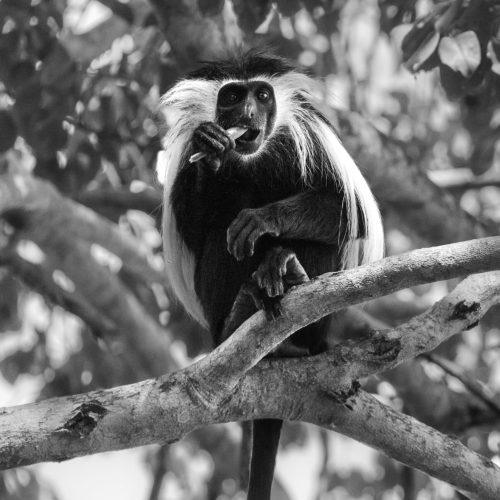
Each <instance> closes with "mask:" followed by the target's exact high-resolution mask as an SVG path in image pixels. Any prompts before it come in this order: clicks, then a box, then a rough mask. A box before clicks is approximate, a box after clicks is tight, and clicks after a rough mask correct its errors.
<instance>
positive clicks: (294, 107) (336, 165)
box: [158, 72, 384, 326]
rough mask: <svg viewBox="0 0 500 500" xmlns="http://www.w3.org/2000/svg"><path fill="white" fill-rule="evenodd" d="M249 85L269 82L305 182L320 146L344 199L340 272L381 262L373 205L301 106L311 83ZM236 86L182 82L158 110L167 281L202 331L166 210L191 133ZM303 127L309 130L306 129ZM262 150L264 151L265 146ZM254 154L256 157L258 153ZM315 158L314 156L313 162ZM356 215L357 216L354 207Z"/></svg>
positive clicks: (184, 255) (293, 78) (188, 256)
mask: <svg viewBox="0 0 500 500" xmlns="http://www.w3.org/2000/svg"><path fill="white" fill-rule="evenodd" d="M252 80H258V81H266V82H269V83H270V84H271V85H272V87H273V89H274V93H275V98H276V109H277V112H276V122H275V126H274V132H273V134H274V133H276V131H278V130H280V129H281V130H283V129H287V130H288V131H289V132H290V134H291V136H292V139H293V141H294V143H295V146H296V149H297V153H298V157H299V158H298V160H299V165H300V168H301V174H302V177H303V179H304V181H306V182H307V181H308V180H309V179H311V178H312V176H313V175H314V173H315V172H314V171H313V170H314V169H315V168H319V167H318V166H317V165H316V162H315V161H314V158H315V152H316V151H315V150H316V149H317V148H318V141H319V142H320V143H321V146H322V148H323V149H324V152H325V156H326V157H325V162H326V165H322V166H321V169H322V171H323V172H324V171H326V172H327V173H328V174H329V175H331V177H332V178H333V179H335V181H336V182H337V183H338V185H339V186H340V188H341V190H342V191H343V192H344V193H345V198H344V209H345V210H346V220H347V229H346V232H345V240H344V241H342V242H340V243H341V248H342V255H341V269H348V268H351V267H356V266H358V265H363V264H366V263H369V262H373V261H375V260H378V259H380V258H382V256H383V253H384V234H383V228H382V220H381V217H380V212H379V209H378V206H377V203H376V201H375V199H374V197H373V195H372V193H371V191H370V188H369V187H368V184H367V183H366V181H365V179H364V178H363V176H362V175H361V172H360V171H359V169H358V167H357V165H356V164H355V162H354V160H353V159H352V158H351V156H350V155H349V153H348V152H347V151H346V149H345V148H344V146H343V145H342V143H341V142H340V140H339V138H338V137H337V135H336V134H335V132H334V131H333V129H332V128H331V127H329V126H328V125H327V124H326V123H325V122H324V121H323V120H322V119H321V118H320V117H319V116H318V115H317V114H316V113H314V112H313V110H312V109H308V108H307V107H305V106H301V104H303V103H304V102H307V103H310V104H312V103H313V102H314V98H313V96H312V89H313V88H314V85H315V83H314V81H313V80H312V79H311V78H309V77H308V76H306V75H304V74H302V73H299V72H289V73H286V74H285V75H281V76H271V77H270V76H268V75H263V76H256V77H254V78H252ZM231 81H236V80H204V79H186V80H182V81H180V82H179V83H178V84H176V85H175V86H174V87H173V88H172V89H170V90H169V91H168V92H167V93H166V94H165V95H164V96H163V98H162V101H161V105H162V109H163V111H164V112H165V116H166V120H167V124H168V125H169V126H170V129H169V131H168V133H167V135H166V137H165V139H164V143H163V146H164V148H165V153H164V154H163V155H161V156H159V160H158V161H159V162H164V163H165V165H162V166H163V167H166V168H165V170H166V176H165V184H164V189H165V202H164V208H163V239H164V251H165V258H166V270H167V278H168V279H169V282H170V286H171V288H172V291H173V293H174V294H175V296H176V297H177V298H178V299H179V300H180V302H181V303H182V304H183V305H184V307H185V308H186V310H187V311H188V313H189V314H191V315H192V316H193V317H194V318H195V319H196V320H197V321H198V322H200V323H201V324H202V325H204V326H207V321H206V319H205V315H204V313H203V309H202V307H201V304H200V302H199V301H198V298H197V296H196V293H195V289H194V272H195V261H194V256H193V255H192V253H191V252H190V251H189V250H188V248H187V247H186V245H185V243H184V242H183V241H182V238H181V237H180V235H179V233H178V231H177V225H176V221H175V216H174V214H173V211H172V208H171V205H170V193H171V189H172V185H173V183H174V180H175V178H176V175H177V172H178V171H179V168H180V167H181V162H182V158H183V155H184V154H185V152H186V150H187V149H188V148H189V144H190V141H191V137H192V135H193V132H194V130H195V129H196V128H197V127H198V126H199V125H200V124H201V123H202V122H205V121H213V120H214V119H215V112H216V109H215V106H216V102H217V94H218V92H219V89H220V88H221V87H222V86H224V85H226V84H227V83H230V82H231ZM305 124H307V125H308V126H305ZM263 147H265V145H264V146H263ZM257 154H258V153H257ZM316 157H317V156H316ZM358 203H359V206H360V210H359V213H358V208H357V205H358ZM359 216H361V217H362V219H363V221H364V227H365V228H366V238H363V239H359V238H358V231H359V229H358V228H359V222H360V221H359Z"/></svg>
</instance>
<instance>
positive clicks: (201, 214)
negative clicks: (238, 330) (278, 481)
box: [170, 51, 365, 500]
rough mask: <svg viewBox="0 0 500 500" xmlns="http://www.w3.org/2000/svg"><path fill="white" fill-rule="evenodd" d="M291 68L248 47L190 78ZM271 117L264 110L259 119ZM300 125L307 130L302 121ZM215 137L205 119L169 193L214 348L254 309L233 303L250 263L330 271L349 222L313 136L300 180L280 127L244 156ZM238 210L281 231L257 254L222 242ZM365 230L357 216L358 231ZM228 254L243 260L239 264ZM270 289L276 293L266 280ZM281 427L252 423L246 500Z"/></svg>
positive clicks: (312, 348)
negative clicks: (288, 258) (291, 257)
mask: <svg viewBox="0 0 500 500" xmlns="http://www.w3.org/2000/svg"><path fill="white" fill-rule="evenodd" d="M291 70H295V68H294V67H293V66H292V65H291V64H290V63H288V62H287V61H286V60H284V59H281V58H279V57H275V56H271V57H269V56H267V55H264V54H263V53H261V52H258V51H254V52H250V53H247V54H243V55H239V56H238V57H236V58H234V59H232V60H229V61H225V62H220V61H217V62H209V63H206V64H205V66H204V67H203V68H202V69H200V70H197V71H194V72H193V73H191V74H190V75H188V78H198V79H199V78H202V79H210V80H212V79H214V80H222V79H226V78H235V79H238V80H240V81H244V80H246V79H248V78H252V77H255V76H259V75H283V74H285V73H287V72H289V71H291ZM277 105H278V106H279V103H277ZM297 105H298V106H303V107H305V108H307V110H308V111H313V112H315V113H317V116H319V117H320V119H321V120H324V121H325V123H328V122H327V120H326V118H324V117H323V116H322V115H321V114H320V113H319V112H318V111H316V110H313V108H312V107H311V105H310V104H309V103H308V102H307V101H305V100H304V99H300V98H299V97H297ZM270 117H271V111H269V112H268V116H267V119H269V118H270ZM241 120H242V117H240V116H238V117H237V118H235V121H234V122H233V123H224V124H221V123H219V124H218V125H224V127H223V128H224V129H226V128H228V127H229V126H241ZM303 125H304V127H307V126H308V124H307V123H304V124H303ZM221 133H224V130H223V129H221V127H218V128H217V126H213V127H212V128H210V127H207V126H206V124H202V126H200V128H199V129H197V131H196V132H195V142H196V146H195V145H194V144H192V145H191V149H189V150H188V151H186V152H185V157H184V158H183V161H182V162H181V166H180V169H179V172H178V174H177V177H176V179H175V181H174V184H173V187H172V191H171V195H170V202H171V207H172V210H173V212H174V215H175V219H176V223H177V229H178V231H179V234H180V236H181V238H182V239H183V241H184V243H185V244H186V245H187V247H188V248H189V250H190V251H191V252H192V253H193V255H194V259H195V263H196V267H195V291H196V294H197V297H198V299H199V301H200V303H201V305H202V308H203V312H204V315H205V318H206V320H207V322H208V325H209V328H210V331H211V333H212V335H213V338H214V341H215V343H216V344H219V343H220V342H222V341H223V340H224V338H225V337H226V336H227V335H228V334H231V333H232V331H234V327H235V326H236V327H237V326H239V324H240V323H241V322H242V321H243V320H244V319H246V317H248V316H249V315H251V314H253V313H254V312H255V311H256V308H255V307H253V306H251V305H250V306H248V303H247V304H243V306H242V308H241V310H242V311H244V312H243V313H240V316H236V319H235V316H233V312H234V309H232V308H233V304H234V303H235V299H236V298H237V297H238V305H240V302H241V299H242V293H240V294H239V292H241V291H242V290H244V289H245V287H246V286H247V284H248V283H249V282H250V281H251V278H252V274H253V273H254V272H255V271H256V270H257V269H258V268H259V271H260V270H261V269H262V266H263V265H266V262H273V261H276V259H274V260H273V259H270V258H268V257H269V255H270V252H272V251H273V250H274V251H278V252H279V251H280V250H279V249H281V248H283V249H284V252H285V253H286V252H288V251H290V252H291V253H292V254H293V253H295V255H296V257H297V259H298V264H299V265H300V264H301V265H302V266H303V268H304V270H305V272H306V273H307V275H308V276H309V277H310V278H312V277H315V276H317V275H319V274H323V273H325V272H328V271H336V270H338V269H339V266H340V252H341V247H342V242H343V240H344V237H345V231H346V227H347V221H346V219H345V212H346V210H345V209H343V208H344V201H343V198H344V197H343V193H342V191H341V188H340V187H339V184H338V183H337V182H335V180H334V179H332V177H331V174H330V173H329V171H328V168H327V167H326V166H325V165H326V164H327V161H328V160H327V154H326V152H325V151H324V149H323V146H322V144H321V142H320V141H317V144H315V148H314V151H315V153H314V158H312V160H311V161H313V162H314V168H311V169H310V170H311V172H313V175H312V178H309V179H308V180H307V182H306V181H304V179H303V178H302V176H301V170H300V167H299V164H298V160H297V151H296V148H295V145H294V143H293V141H292V140H291V138H290V135H289V133H288V132H287V130H286V129H280V130H277V131H275V133H274V134H273V135H272V136H271V137H270V138H269V139H268V140H267V143H266V144H265V146H264V149H263V150H260V151H259V153H258V154H256V155H254V156H252V157H247V158H245V160H242V158H241V156H240V155H239V154H237V153H236V152H235V151H234V149H233V148H234V144H233V145H232V147H228V146H227V144H229V143H228V141H227V140H220V141H219V145H215V146H213V145H212V144H211V142H212V140H211V139H212V138H217V137H218V135H220V134H221ZM200 141H205V142H206V149H205V150H204V151H205V152H208V153H209V156H208V157H207V158H206V159H205V160H202V161H198V162H196V163H194V164H191V163H189V162H188V158H189V157H190V155H192V154H193V153H195V152H197V151H198V150H200V145H202V144H198V143H199V142H200ZM212 148H213V152H212V153H213V154H212V153H211V152H210V150H211V149H212ZM221 148H222V149H224V150H225V152H224V153H223V154H219V153H220V149H221ZM195 149H196V151H195ZM210 155H212V157H211V156H210ZM214 158H215V161H214ZM243 209H259V212H258V213H259V214H261V215H263V219H264V220H265V221H266V223H269V224H270V225H271V226H272V227H274V226H276V227H279V236H277V237H275V236H270V235H269V234H265V235H264V236H262V237H260V238H258V239H257V243H256V247H255V251H254V252H253V253H252V252H251V251H249V250H248V248H244V249H245V252H246V255H243V256H242V255H241V254H235V251H234V247H233V248H230V250H231V251H232V253H233V255H232V254H231V253H230V251H228V241H227V240H228V228H229V227H230V226H231V224H234V221H235V220H241V219H240V218H239V217H238V215H239V214H240V212H241V211H242V210H243ZM253 213H254V214H255V213H256V212H253ZM251 214H252V212H251ZM360 220H361V217H360ZM230 233H231V231H230ZM364 233H365V228H364V226H363V223H362V222H360V227H359V235H360V236H363V235H364ZM229 236H231V235H230V234H229ZM229 239H231V237H229ZM241 249H242V247H241V245H240V247H239V250H240V251H241ZM235 255H236V256H238V257H239V258H241V257H244V258H242V259H241V260H237V259H236V258H235ZM287 255H288V254H287ZM294 262H295V263H297V260H295V261H294ZM259 266H260V267H259ZM265 271H266V270H264V272H263V273H262V275H264V276H266V273H265ZM302 274H303V273H302ZM270 289H272V290H274V289H275V288H274V284H272V286H271V287H270ZM243 302H244V301H243ZM243 302H241V303H243ZM235 308H236V306H235ZM277 310H278V309H277ZM241 314H243V316H241ZM228 318H229V319H228ZM228 324H230V328H229V330H230V331H229V332H228ZM327 324H328V319H323V320H321V321H319V322H317V323H315V324H313V325H309V326H308V327H306V328H304V329H302V330H300V331H299V332H297V333H295V334H294V335H293V336H292V337H291V339H290V343H291V344H292V346H293V347H294V348H297V351H298V352H302V353H307V352H308V353H310V354H316V353H318V352H321V351H322V350H324V349H325V348H326V341H325V332H326V326H327ZM289 355H293V354H289ZM280 429H281V421H279V420H269V419H268V420H261V421H255V422H254V443H253V451H252V465H251V474H250V487H249V495H248V500H269V498H270V487H271V482H272V476H273V470H274V462H275V456H276V451H277V446H278V441H279V434H280Z"/></svg>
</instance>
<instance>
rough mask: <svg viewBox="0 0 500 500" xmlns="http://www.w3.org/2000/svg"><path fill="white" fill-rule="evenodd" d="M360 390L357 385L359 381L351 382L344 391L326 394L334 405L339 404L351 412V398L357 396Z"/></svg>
mask: <svg viewBox="0 0 500 500" xmlns="http://www.w3.org/2000/svg"><path fill="white" fill-rule="evenodd" d="M360 388H361V384H360V383H359V381H358V380H353V381H352V383H351V385H350V386H349V387H347V388H346V389H337V390H336V391H334V390H328V391H327V394H328V396H329V397H330V398H331V399H333V400H334V401H335V402H336V403H338V404H341V405H343V406H345V407H346V408H347V409H348V410H351V411H352V410H353V405H352V398H354V397H355V396H356V395H357V394H358V391H359V389H360Z"/></svg>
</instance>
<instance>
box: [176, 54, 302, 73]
mask: <svg viewBox="0 0 500 500" xmlns="http://www.w3.org/2000/svg"><path fill="white" fill-rule="evenodd" d="M290 71H297V68H296V67H295V66H294V65H293V64H291V63H290V62H289V61H287V60H286V59H283V58H282V57H279V56H276V55H270V54H269V53H268V52H265V51H262V50H259V49H255V50H251V51H247V52H241V53H239V54H236V55H233V56H232V57H230V58H229V59H224V60H217V61H204V64H203V66H202V67H200V68H198V69H196V70H194V71H192V72H191V73H189V74H188V75H187V76H186V78H188V79H189V78H202V79H205V80H224V79H227V78H237V79H239V80H247V79H249V78H252V77H255V76H259V75H269V76H271V75H284V74H285V73H288V72H290Z"/></svg>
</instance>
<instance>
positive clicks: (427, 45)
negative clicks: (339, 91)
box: [405, 31, 440, 72]
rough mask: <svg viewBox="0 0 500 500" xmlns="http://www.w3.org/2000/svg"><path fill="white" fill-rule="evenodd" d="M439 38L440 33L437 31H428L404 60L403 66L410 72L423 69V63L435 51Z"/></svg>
mask: <svg viewBox="0 0 500 500" xmlns="http://www.w3.org/2000/svg"><path fill="white" fill-rule="evenodd" d="M407 36H408V35H407ZM439 39H440V34H439V33H438V32H436V31H434V32H431V33H429V34H428V35H427V37H426V38H425V39H424V40H423V42H422V43H421V44H420V45H419V46H418V48H417V49H416V50H415V51H414V52H413V54H412V55H411V56H410V57H409V58H408V59H407V60H406V61H405V66H406V67H407V68H408V69H409V70H410V71H412V72H416V71H420V70H421V69H424V67H423V66H424V63H425V62H426V61H427V60H428V59H430V58H431V56H432V55H433V54H434V52H436V49H437V47H438V45H439ZM425 69H430V68H425Z"/></svg>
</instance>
